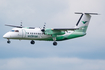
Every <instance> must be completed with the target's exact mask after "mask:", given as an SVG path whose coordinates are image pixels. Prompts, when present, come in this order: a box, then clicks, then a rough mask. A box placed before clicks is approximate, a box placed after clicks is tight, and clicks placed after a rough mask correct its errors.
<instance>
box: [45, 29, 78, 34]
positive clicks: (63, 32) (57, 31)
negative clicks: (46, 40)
mask: <svg viewBox="0 0 105 70" xmlns="http://www.w3.org/2000/svg"><path fill="white" fill-rule="evenodd" d="M77 29H79V28H53V29H46V30H45V34H47V35H63V34H65V31H68V30H72V31H73V30H77Z"/></svg>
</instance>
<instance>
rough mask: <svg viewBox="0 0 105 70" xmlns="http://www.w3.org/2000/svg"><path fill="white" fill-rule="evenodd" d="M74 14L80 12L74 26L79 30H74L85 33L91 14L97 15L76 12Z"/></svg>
mask: <svg viewBox="0 0 105 70" xmlns="http://www.w3.org/2000/svg"><path fill="white" fill-rule="evenodd" d="M75 14H81V16H80V18H79V20H78V22H77V24H76V26H75V28H79V30H75V31H76V32H84V33H86V31H87V28H88V25H89V22H90V19H91V15H98V13H80V12H76V13H75Z"/></svg>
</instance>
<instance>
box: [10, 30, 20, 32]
mask: <svg viewBox="0 0 105 70" xmlns="http://www.w3.org/2000/svg"><path fill="white" fill-rule="evenodd" d="M11 32H19V30H11Z"/></svg>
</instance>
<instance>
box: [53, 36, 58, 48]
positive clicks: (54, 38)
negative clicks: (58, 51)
mask: <svg viewBox="0 0 105 70" xmlns="http://www.w3.org/2000/svg"><path fill="white" fill-rule="evenodd" d="M53 41H54V42H53V45H54V46H56V45H57V42H56V37H53Z"/></svg>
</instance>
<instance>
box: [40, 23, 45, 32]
mask: <svg viewBox="0 0 105 70" xmlns="http://www.w3.org/2000/svg"><path fill="white" fill-rule="evenodd" d="M45 27H46V23H44V26H43V29H42V30H41V31H42V32H45Z"/></svg>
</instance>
